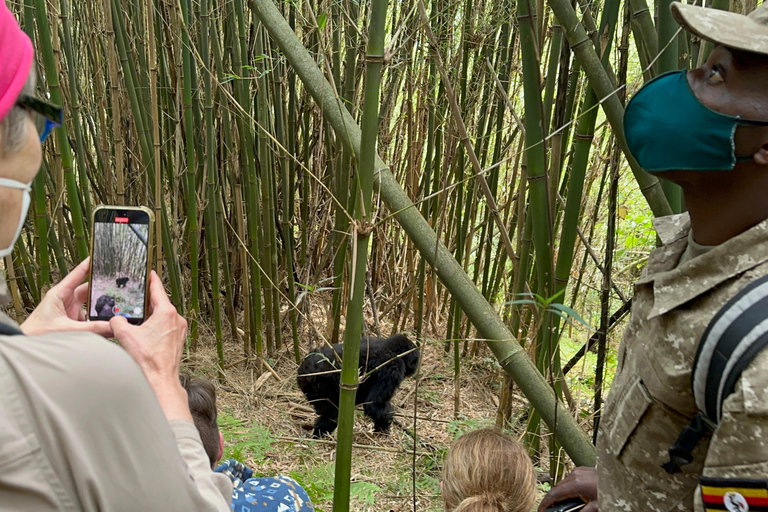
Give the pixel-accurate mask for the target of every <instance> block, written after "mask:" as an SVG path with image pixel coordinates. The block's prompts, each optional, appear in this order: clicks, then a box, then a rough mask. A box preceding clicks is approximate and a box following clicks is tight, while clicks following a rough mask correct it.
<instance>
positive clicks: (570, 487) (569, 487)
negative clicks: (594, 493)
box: [538, 474, 589, 512]
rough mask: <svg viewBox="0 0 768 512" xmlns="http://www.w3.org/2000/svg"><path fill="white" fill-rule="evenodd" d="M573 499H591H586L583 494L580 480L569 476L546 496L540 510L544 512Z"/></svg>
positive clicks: (587, 499)
mask: <svg viewBox="0 0 768 512" xmlns="http://www.w3.org/2000/svg"><path fill="white" fill-rule="evenodd" d="M571 498H581V499H582V500H584V501H589V498H587V497H585V496H584V494H583V493H582V492H581V489H580V485H579V481H578V478H574V474H571V475H569V476H568V477H567V478H565V479H564V480H563V481H562V482H560V483H559V484H557V485H556V486H554V487H553V488H552V489H550V490H549V492H548V493H547V494H546V496H544V499H543V500H541V504H540V505H539V509H538V510H539V512H543V511H544V510H545V509H547V508H549V507H551V506H553V505H555V504H557V503H560V502H561V501H565V500H568V499H571ZM585 498H586V499H585Z"/></svg>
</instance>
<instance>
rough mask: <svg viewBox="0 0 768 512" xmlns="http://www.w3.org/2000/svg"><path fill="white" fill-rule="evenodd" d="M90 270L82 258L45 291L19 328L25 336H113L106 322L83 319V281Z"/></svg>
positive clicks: (85, 292) (87, 260)
mask: <svg viewBox="0 0 768 512" xmlns="http://www.w3.org/2000/svg"><path fill="white" fill-rule="evenodd" d="M89 269H90V260H89V259H85V260H83V261H82V262H81V263H80V264H79V265H78V266H76V267H75V268H73V269H72V271H71V272H70V273H69V274H67V275H66V277H65V278H64V279H62V280H61V282H60V283H59V284H57V285H56V286H54V287H53V288H51V289H50V290H48V293H46V294H45V296H44V297H43V300H41V301H40V304H39V305H38V306H37V307H36V308H35V310H34V311H32V313H31V314H30V315H29V316H28V317H27V319H26V320H25V321H24V323H23V324H21V330H22V331H23V332H24V334H26V335H27V336H39V335H41V334H48V333H52V332H71V331H80V332H92V333H95V334H98V335H99V336H103V337H105V338H111V337H112V328H111V327H110V326H109V323H108V322H86V321H85V319H86V314H85V311H84V310H83V304H85V302H86V298H87V296H88V283H86V282H85V280H86V278H87V277H88V273H89Z"/></svg>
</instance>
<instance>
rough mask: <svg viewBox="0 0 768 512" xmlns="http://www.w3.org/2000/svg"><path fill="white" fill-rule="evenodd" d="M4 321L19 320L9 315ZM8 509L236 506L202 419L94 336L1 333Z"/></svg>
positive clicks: (2, 495)
mask: <svg viewBox="0 0 768 512" xmlns="http://www.w3.org/2000/svg"><path fill="white" fill-rule="evenodd" d="M0 321H2V322H3V323H5V324H11V325H14V326H15V324H14V323H13V322H12V321H10V320H9V319H8V318H7V317H6V316H5V315H1V316H0ZM0 390H1V391H0V510H2V511H35V512H48V511H50V512H53V511H67V512H70V511H71V512H75V511H81V510H82V511H93V512H96V511H102V512H104V511H126V512H128V511H136V512H150V511H152V512H154V511H157V512H161V511H162V512H168V511H179V512H189V511H198V510H201V511H221V512H224V511H228V510H229V502H230V501H231V499H232V483H231V481H230V480H229V479H228V478H227V477H226V476H224V475H221V474H217V473H213V471H211V468H210V463H209V461H208V457H207V456H206V454H205V451H204V450H203V445H202V442H201V441H200V435H199V434H198V432H197V429H196V428H195V426H194V425H193V424H191V423H188V422H186V421H182V420H178V421H173V422H171V424H170V425H169V423H168V421H166V419H165V416H164V414H163V411H162V410H161V408H160V405H159V404H158V402H157V399H156V398H155V395H154V393H153V392H152V390H151V388H150V387H149V384H148V383H147V381H146V380H145V379H144V376H143V374H142V373H141V370H140V369H139V367H138V365H136V363H135V362H134V361H133V360H132V359H131V358H130V356H128V354H127V353H126V352H125V351H124V350H122V349H121V348H120V347H119V346H117V345H115V344H114V343H110V342H109V341H107V340H105V339H104V338H101V337H99V336H96V335H93V334H86V333H62V334H51V335H45V336H33V337H30V336H0Z"/></svg>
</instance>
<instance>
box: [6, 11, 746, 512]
mask: <svg viewBox="0 0 768 512" xmlns="http://www.w3.org/2000/svg"><path fill="white" fill-rule="evenodd" d="M703 1H704V2H705V4H706V5H707V6H712V7H715V8H717V9H721V10H730V11H733V12H738V13H749V12H751V11H752V10H753V9H755V7H756V6H757V4H758V2H760V0H730V1H729V0H703ZM690 2H691V3H697V4H699V5H701V3H702V1H701V0H690ZM7 3H8V5H9V7H10V9H11V10H12V11H13V12H14V13H15V14H16V16H17V18H18V20H19V23H20V25H21V27H22V28H23V30H24V31H25V32H26V33H27V34H28V35H29V36H30V38H31V39H32V41H33V44H34V47H35V59H36V60H35V69H36V71H37V77H38V78H37V89H38V90H37V94H38V95H39V96H40V97H43V98H47V99H48V100H50V101H51V102H53V103H55V104H58V105H61V106H63V107H64V112H65V114H64V123H63V125H62V127H60V128H57V129H55V130H54V132H53V133H52V134H51V137H50V138H49V139H48V140H47V141H46V142H45V143H44V144H43V152H44V155H43V167H42V169H41V172H40V173H39V174H38V175H37V177H36V179H35V180H34V182H33V183H32V202H31V207H30V213H29V216H28V218H27V221H26V223H25V225H24V227H23V229H22V234H21V238H20V239H19V241H18V243H17V244H16V246H15V249H14V251H13V253H12V254H11V255H10V256H6V257H5V258H4V262H3V268H4V271H5V274H6V279H7V282H8V287H9V290H10V292H11V297H12V300H11V301H10V302H9V304H7V305H6V307H5V310H6V311H7V313H8V314H9V315H10V316H12V317H14V318H15V319H17V320H19V321H21V320H23V319H24V318H25V317H26V316H27V315H28V314H29V312H30V311H32V309H33V308H34V307H35V306H36V305H37V304H38V303H39V302H40V300H41V297H42V296H43V295H44V294H45V292H46V291H47V290H48V289H50V287H51V286H52V285H54V284H56V283H57V282H58V281H59V280H60V279H61V278H62V277H63V276H65V275H66V274H67V273H68V272H69V271H70V270H71V269H72V268H73V266H74V265H76V264H77V263H79V262H81V261H82V260H83V259H85V258H86V257H87V256H88V255H89V254H90V251H91V248H92V240H91V238H92V234H93V225H92V219H93V211H94V209H95V208H96V207H97V206H98V205H101V204H105V205H128V206H147V207H149V208H150V209H151V211H152V212H153V213H154V219H155V223H154V227H153V229H154V232H153V235H152V237H151V240H154V249H153V250H152V251H151V254H152V262H151V266H152V268H153V269H154V270H156V271H157V273H158V274H159V275H160V276H161V278H162V280H163V284H164V285H165V287H166V290H167V291H168V294H169V296H170V297H171V302H172V303H173V304H174V305H175V307H176V308H177V310H178V311H179V312H180V313H181V314H182V315H183V316H184V317H185V318H186V319H187V321H188V324H189V330H188V338H187V344H186V348H185V352H184V356H183V360H182V369H183V370H184V371H186V372H188V373H191V374H193V375H199V376H203V377H206V378H207V379H209V380H211V381H212V382H214V383H215V386H216V390H217V396H218V408H219V417H218V421H219V426H220V428H221V431H222V433H223V435H224V439H225V452H224V456H225V458H235V459H239V460H242V461H244V462H247V463H248V465H250V467H253V468H255V471H256V473H258V474H265V475H271V474H285V475H290V476H291V477H293V478H295V479H296V480H297V481H298V482H300V483H301V485H302V486H304V488H305V489H306V490H307V492H308V494H309V496H310V497H311V499H312V502H313V504H314V506H315V508H316V510H324V511H331V510H333V511H334V512H343V511H349V510H354V511H374V510H375V511H410V510H413V511H417V510H418V511H423V512H437V511H442V510H444V508H443V502H442V499H441V487H440V475H441V470H442V464H443V460H444V458H445V456H446V452H447V450H448V448H449V447H450V445H451V443H452V442H453V441H454V440H455V439H456V438H457V437H458V436H459V435H461V434H463V433H465V432H467V431H470V430H473V429H477V428H479V427H488V426H494V425H495V426H497V427H499V428H502V429H504V431H505V432H507V433H509V434H511V435H512V436H514V437H515V438H516V439H519V440H520V441H521V443H522V444H523V446H524V447H525V449H526V450H527V451H528V453H529V455H530V456H531V457H532V460H533V462H534V466H535V470H536V476H537V479H538V491H537V492H538V493H539V495H538V499H537V503H538V501H539V500H540V498H541V497H542V496H543V495H544V493H545V492H546V491H547V490H548V489H549V488H550V486H551V485H554V484H555V483H556V482H558V481H560V480H561V479H562V478H563V477H564V476H565V475H567V474H568V472H569V471H570V470H571V469H572V468H573V467H575V466H591V465H594V463H595V447H594V437H595V436H596V432H597V426H598V424H599V422H600V418H601V411H602V409H603V403H604V399H605V396H606V395H607V392H608V389H609V387H610V384H611V381H612V379H613V376H614V374H615V372H616V367H617V348H618V345H619V342H620V339H621V335H622V332H623V330H624V327H625V326H626V323H627V319H628V317H629V314H628V313H629V310H630V305H631V297H632V295H633V283H634V282H635V281H636V280H637V279H639V278H640V274H641V271H642V269H643V267H644V265H645V263H646V261H647V259H648V254H649V253H650V252H651V251H652V250H653V249H654V248H655V247H656V246H657V244H658V242H657V235H656V232H655V231H654V228H653V225H652V220H653V219H654V218H655V217H660V216H665V215H669V214H672V213H679V212H681V211H683V210H684V209H685V207H684V204H683V201H682V199H681V197H682V196H681V191H680V188H679V187H678V186H676V185H673V184H671V183H669V182H665V181H663V180H659V179H657V178H656V177H654V176H652V175H651V174H649V173H647V172H646V171H644V170H643V169H642V168H641V167H640V165H639V164H638V162H637V161H636V160H635V159H634V158H633V157H632V156H631V155H630V154H629V152H628V150H627V140H626V139H625V135H624V129H623V115H624V105H625V103H626V102H627V100H628V98H630V97H632V95H633V94H634V93H635V92H636V91H637V90H638V89H639V88H640V87H641V86H642V85H643V84H644V83H646V82H648V81H649V80H651V79H652V78H654V77H656V76H658V75H660V74H662V73H664V72H667V71H673V70H682V69H693V68H697V67H698V66H699V65H701V63H702V62H704V61H706V59H707V56H708V55H709V53H710V52H711V51H712V49H713V44H712V43H709V42H707V41H704V40H702V39H699V38H698V37H695V36H693V35H691V34H690V33H689V32H686V31H684V30H683V29H681V28H680V27H679V26H678V24H677V23H676V22H675V21H674V19H673V18H672V15H671V14H670V4H671V1H670V0H655V3H654V2H650V3H649V2H648V0H623V1H622V0H546V1H545V0H463V1H456V2H452V1H449V0H403V1H399V2H387V0H371V1H370V2H358V1H357V0H305V1H303V2H300V1H293V0H9V1H8V2H7ZM145 244H146V241H145ZM141 271H142V269H141V265H138V266H137V269H136V270H135V272H134V273H133V274H132V276H133V275H140V274H141ZM104 273H105V275H109V276H112V277H110V280H114V276H113V275H116V274H115V271H113V270H109V272H107V271H106V270H105V271H104ZM132 279H135V278H134V277H132ZM118 281H119V279H118ZM126 281H127V279H126ZM134 282H135V281H131V283H134ZM118 285H119V283H118ZM123 286H125V284H124V283H123ZM112 289H113V288H109V290H112ZM129 289H130V284H129ZM122 290H124V289H122ZM118 291H119V290H118ZM113 304H114V301H113ZM397 333H404V334H406V335H407V336H408V338H409V339H410V340H413V341H414V342H415V343H416V344H417V345H418V347H419V351H420V354H421V358H420V363H419V364H418V368H416V369H415V372H414V374H413V375H412V376H410V377H408V378H406V379H404V380H402V377H401V380H402V384H401V386H400V388H399V389H398V391H397V392H396V393H395V394H394V397H393V398H392V399H391V405H392V406H393V407H394V410H395V414H394V420H393V422H392V426H391V428H390V430H389V433H388V434H382V433H380V432H377V431H375V430H374V428H373V424H372V422H371V421H370V420H369V418H367V417H366V416H365V415H364V411H363V409H362V408H358V409H357V410H355V390H356V389H357V385H358V380H364V378H365V377H366V375H364V373H365V372H359V370H358V366H357V358H356V357H349V358H348V357H344V358H343V363H342V364H341V372H340V381H341V385H340V396H339V402H338V404H339V422H338V430H337V431H335V432H333V434H332V435H330V436H328V435H324V436H321V437H320V438H319V439H315V438H313V436H312V423H313V421H314V420H315V418H316V414H315V411H314V410H313V408H312V406H311V405H310V404H309V403H308V402H307V400H305V397H304V396H303V395H302V392H301V390H300V389H299V387H298V386H297V369H298V368H299V364H300V363H301V362H302V360H304V358H305V357H307V355H308V354H309V353H310V352H311V351H312V350H313V349H314V348H315V347H322V346H329V345H332V344H337V343H343V344H344V347H345V354H346V353H353V354H356V353H357V352H358V351H359V350H361V348H360V347H361V338H362V337H364V336H371V337H375V338H389V337H390V336H393V335H394V334H397ZM359 403H360V401H359V400H358V404H359ZM365 413H366V414H368V409H366V410H365ZM335 426H336V425H335V423H334V425H333V428H335Z"/></svg>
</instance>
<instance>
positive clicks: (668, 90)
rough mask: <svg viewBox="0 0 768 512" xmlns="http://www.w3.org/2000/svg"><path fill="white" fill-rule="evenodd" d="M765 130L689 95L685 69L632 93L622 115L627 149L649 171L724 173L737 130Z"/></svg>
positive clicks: (729, 165) (733, 162) (759, 123)
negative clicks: (746, 128)
mask: <svg viewBox="0 0 768 512" xmlns="http://www.w3.org/2000/svg"><path fill="white" fill-rule="evenodd" d="M740 125H741V126H768V121H751V120H747V119H741V118H739V117H734V116H729V115H726V114H721V113H719V112H715V111H714V110H712V109H710V108H707V107H705V106H704V105H703V104H702V103H701V102H700V101H699V100H698V99H697V98H696V96H695V95H694V94H693V91H692V90H691V88H690V86H689V85H688V80H687V79H686V71H673V72H671V73H665V74H663V75H659V76H657V77H656V78H654V79H653V80H651V81H650V82H648V83H647V84H645V85H644V86H643V87H642V88H641V89H640V90H639V91H637V93H636V94H635V95H634V97H633V98H632V100H631V101H630V102H629V104H628V105H627V108H626V110H625V111H624V133H625V134H626V138H627V146H628V147H629V151H630V153H632V156H634V157H635V159H636V160H637V162H638V163H639V164H640V166H641V167H642V168H643V169H645V170H646V171H649V172H661V171H730V170H733V167H734V166H735V165H736V162H743V161H748V160H751V159H752V156H751V155H747V156H741V157H737V156H736V153H735V145H734V142H733V136H734V134H735V133H736V128H737V127H738V126H740Z"/></svg>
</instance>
